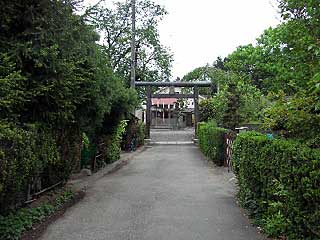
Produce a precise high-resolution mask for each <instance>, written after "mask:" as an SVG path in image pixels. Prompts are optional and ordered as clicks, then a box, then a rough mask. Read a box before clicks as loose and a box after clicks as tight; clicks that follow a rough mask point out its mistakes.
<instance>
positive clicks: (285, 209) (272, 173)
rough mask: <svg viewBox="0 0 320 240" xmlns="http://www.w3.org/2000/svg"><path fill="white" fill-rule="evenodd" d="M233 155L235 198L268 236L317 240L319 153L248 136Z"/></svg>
mask: <svg viewBox="0 0 320 240" xmlns="http://www.w3.org/2000/svg"><path fill="white" fill-rule="evenodd" d="M233 153H234V154H233V158H232V161H233V164H234V170H235V173H236V175H237V177H238V181H239V187H240V190H239V199H240V201H241V203H242V205H243V206H244V207H245V208H246V209H247V210H248V211H249V213H250V215H251V216H252V217H254V218H256V221H257V223H258V224H260V225H262V226H263V227H264V230H265V232H266V233H267V234H268V235H270V236H287V237H288V239H319V238H320V222H319V219H320V209H319V206H320V192H319V186H320V151H319V150H315V149H311V148H309V147H307V146H305V145H302V144H301V143H299V142H296V141H288V140H279V139H274V140H271V139H269V138H268V137H267V136H265V135H261V134H259V133H256V132H249V133H244V134H240V135H239V136H238V137H237V138H236V140H235V142H234V146H233Z"/></svg>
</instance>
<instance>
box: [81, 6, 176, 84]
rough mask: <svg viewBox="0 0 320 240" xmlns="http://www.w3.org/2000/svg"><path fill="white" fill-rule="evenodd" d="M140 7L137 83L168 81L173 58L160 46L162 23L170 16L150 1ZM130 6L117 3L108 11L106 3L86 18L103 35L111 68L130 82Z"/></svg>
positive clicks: (138, 8)
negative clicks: (159, 28) (159, 27)
mask: <svg viewBox="0 0 320 240" xmlns="http://www.w3.org/2000/svg"><path fill="white" fill-rule="evenodd" d="M136 4H137V6H136V11H137V14H136V38H137V39H136V62H137V70H136V75H137V76H136V81H165V80H166V81H168V80H169V78H170V76H171V62H172V55H171V53H170V52H169V50H168V48H166V47H164V46H163V45H162V44H161V43H160V39H159V32H158V23H159V21H160V20H161V19H162V18H163V16H164V15H165V14H166V13H167V12H166V11H165V9H164V8H162V7H160V6H159V5H157V4H155V3H153V2H152V1H149V0H141V1H137V3H136ZM130 9H131V8H130V3H129V2H128V1H126V2H124V3H123V2H116V3H115V6H114V8H108V7H106V6H105V5H104V4H103V1H102V2H101V3H100V4H98V5H96V6H94V7H92V8H90V9H88V10H87V12H86V15H85V18H86V19H87V21H88V22H89V23H90V24H93V25H94V26H96V27H97V29H98V31H99V32H100V33H101V35H102V41H101V44H102V49H103V51H104V52H105V53H106V55H107V56H108V58H109V60H110V67H111V68H112V69H113V70H114V72H116V73H117V74H119V75H120V76H122V77H125V79H128V80H129V74H130V71H129V70H130V50H131V46H130V40H131V27H130V26H131V18H130V16H131V15H130V14H131V12H130Z"/></svg>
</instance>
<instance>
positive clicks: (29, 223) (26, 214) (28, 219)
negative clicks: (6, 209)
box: [0, 190, 74, 240]
mask: <svg viewBox="0 0 320 240" xmlns="http://www.w3.org/2000/svg"><path fill="white" fill-rule="evenodd" d="M73 197H74V193H73V192H72V191H70V190H66V191H64V192H63V193H62V194H61V195H60V196H58V197H57V198H56V199H55V200H54V201H53V202H47V201H46V202H44V203H42V204H41V205H40V206H38V207H34V208H22V209H19V210H17V211H14V212H11V213H10V214H8V215H7V216H1V215H0V232H1V236H0V239H1V240H15V239H21V235H22V234H23V232H24V231H26V230H30V229H32V227H33V226H34V225H35V224H36V223H38V222H41V221H43V219H45V218H46V217H48V216H50V215H52V214H53V213H54V212H56V211H58V210H59V209H60V208H61V207H62V206H63V204H64V203H66V202H68V201H69V200H70V199H72V198H73Z"/></svg>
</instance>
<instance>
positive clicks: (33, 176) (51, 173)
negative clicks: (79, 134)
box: [0, 122, 78, 214]
mask: <svg viewBox="0 0 320 240" xmlns="http://www.w3.org/2000/svg"><path fill="white" fill-rule="evenodd" d="M58 141H60V142H61V145H62V144H63V143H65V144H63V145H62V146H60V147H59V145H58V144H57V142H58ZM74 143H76V141H74ZM65 148H68V151H67V152H66V151H65ZM75 148H78V146H77V144H70V143H69V144H67V141H66V139H65V138H63V137H58V136H57V133H55V132H53V131H52V130H51V129H48V128H45V127H41V126H37V125H28V126H25V127H24V128H22V127H17V126H14V125H13V124H9V123H4V122H1V123H0V213H1V214H5V213H6V212H8V211H10V210H13V209H15V208H16V207H19V206H21V205H22V203H23V202H25V201H26V200H28V199H27V196H28V192H29V194H33V193H35V192H37V191H40V190H42V189H44V188H46V187H49V186H51V185H53V184H56V183H58V182H60V181H64V180H66V179H67V178H68V177H69V174H70V173H71V171H72V169H73V167H74V166H75V161H73V159H72V158H71V157H70V155H72V156H75V155H76V154H75V151H76V150H74V149H75ZM73 150H74V151H73Z"/></svg>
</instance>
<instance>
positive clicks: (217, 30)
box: [85, 0, 279, 79]
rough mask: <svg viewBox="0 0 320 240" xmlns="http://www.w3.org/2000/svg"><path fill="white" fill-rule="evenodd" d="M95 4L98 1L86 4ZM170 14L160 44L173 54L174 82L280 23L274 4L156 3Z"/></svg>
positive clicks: (226, 0)
mask: <svg viewBox="0 0 320 240" xmlns="http://www.w3.org/2000/svg"><path fill="white" fill-rule="evenodd" d="M85 2H87V3H88V2H90V3H95V2H96V1H95V0H85ZM154 2H156V3H158V4H160V5H162V6H164V7H165V8H166V10H167V11H168V12H169V14H168V15H167V16H166V17H165V18H164V20H163V21H162V22H161V23H160V29H159V30H160V38H161V42H162V43H163V44H164V45H166V46H168V47H169V48H170V49H171V51H172V53H173V54H174V62H173V78H174V79H175V78H176V77H180V78H182V77H183V76H184V75H185V74H186V73H188V72H189V71H191V70H193V69H194V68H196V67H200V66H204V65H206V64H207V63H210V64H212V63H213V61H214V60H215V59H216V58H217V57H218V56H222V57H226V56H227V55H228V54H230V53H231V52H232V51H234V50H235V49H236V47H237V46H239V45H245V44H249V43H254V42H255V39H256V38H257V37H258V36H259V35H260V34H261V33H263V31H264V30H265V29H267V28H268V27H270V26H276V25H277V24H278V23H279V20H278V15H277V8H276V4H275V0H186V1H182V0H154Z"/></svg>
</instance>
